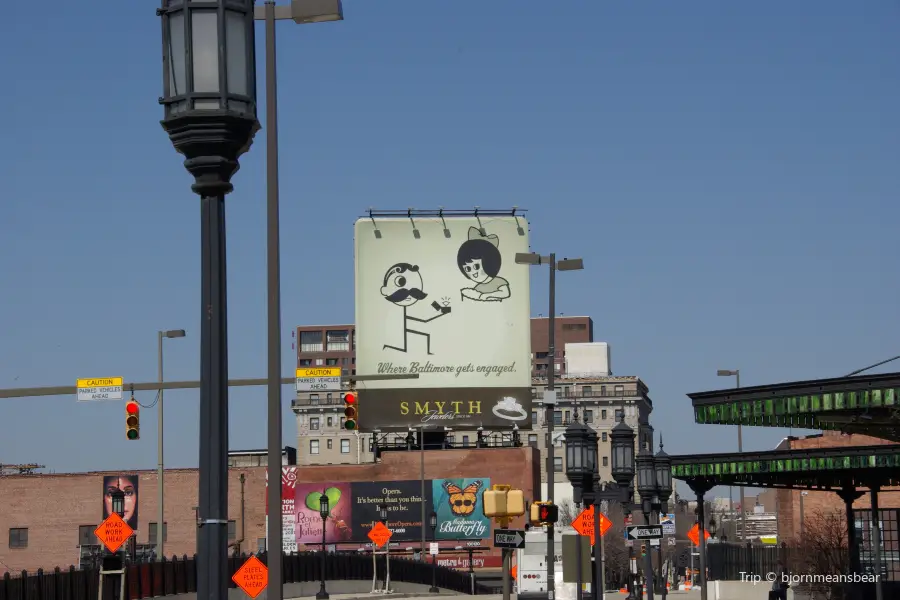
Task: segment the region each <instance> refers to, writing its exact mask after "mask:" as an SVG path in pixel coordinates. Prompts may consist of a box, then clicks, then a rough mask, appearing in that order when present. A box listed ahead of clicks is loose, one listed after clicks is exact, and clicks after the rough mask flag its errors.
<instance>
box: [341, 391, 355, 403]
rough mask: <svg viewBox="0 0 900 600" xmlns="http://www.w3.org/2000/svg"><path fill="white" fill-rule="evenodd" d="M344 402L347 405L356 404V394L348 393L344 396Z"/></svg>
mask: <svg viewBox="0 0 900 600" xmlns="http://www.w3.org/2000/svg"><path fill="white" fill-rule="evenodd" d="M344 402H346V403H347V404H356V394H354V393H353V392H347V393H346V394H344Z"/></svg>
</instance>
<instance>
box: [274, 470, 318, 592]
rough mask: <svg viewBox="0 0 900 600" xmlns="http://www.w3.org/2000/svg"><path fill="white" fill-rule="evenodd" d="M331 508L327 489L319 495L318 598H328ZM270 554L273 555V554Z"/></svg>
mask: <svg viewBox="0 0 900 600" xmlns="http://www.w3.org/2000/svg"><path fill="white" fill-rule="evenodd" d="M280 479H281V477H280V476H279V480H280ZM330 509H331V507H330V506H329V504H328V496H326V495H325V491H324V490H323V491H322V495H321V496H319V516H321V517H322V569H321V571H320V573H319V592H318V593H317V594H316V600H328V590H326V589H325V567H326V564H325V561H326V552H325V526H326V525H327V524H328V513H329V511H330ZM279 554H280V553H279ZM269 556H271V554H270V555H269ZM276 556H277V555H276ZM270 562H271V561H270Z"/></svg>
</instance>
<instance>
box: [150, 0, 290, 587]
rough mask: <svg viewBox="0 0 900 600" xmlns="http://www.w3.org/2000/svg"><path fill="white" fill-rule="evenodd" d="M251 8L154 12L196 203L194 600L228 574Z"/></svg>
mask: <svg viewBox="0 0 900 600" xmlns="http://www.w3.org/2000/svg"><path fill="white" fill-rule="evenodd" d="M253 10H254V9H253V0H209V1H198V0H162V7H161V8H160V9H159V10H158V11H157V15H158V16H160V17H161V21H162V41H163V48H162V51H163V52H162V54H163V56H162V58H163V61H162V62H163V95H162V97H161V98H160V103H161V104H162V105H163V108H164V118H163V120H162V122H161V124H162V126H163V129H165V131H166V133H168V134H169V139H170V140H171V141H172V145H173V146H174V147H175V150H176V151H177V152H178V153H179V154H182V155H183V156H184V158H185V160H184V166H185V168H186V169H187V170H188V172H189V173H190V174H191V175H193V176H194V184H193V185H192V186H191V189H192V190H193V191H194V193H196V194H197V195H199V196H200V207H201V212H200V222H201V225H200V244H201V254H200V256H201V258H200V309H201V326H200V435H199V439H200V464H199V467H200V468H199V471H200V473H199V488H200V498H199V512H200V519H199V522H198V525H199V527H200V532H199V535H198V538H199V541H198V548H197V554H198V565H197V597H198V598H203V599H208V598H225V597H227V595H228V579H229V575H230V572H229V570H228V342H227V310H226V309H227V304H226V296H227V292H226V277H225V273H226V266H225V195H226V194H228V193H229V192H231V191H232V189H233V187H232V185H231V178H232V176H234V174H235V173H236V172H237V170H238V168H239V167H240V165H239V163H238V158H239V157H240V156H241V155H242V154H243V153H244V152H246V151H247V150H248V149H249V148H250V145H251V143H252V141H253V137H254V135H255V134H256V132H257V131H258V130H259V122H258V121H257V119H256V70H255V66H256V57H255V46H256V44H255V37H254V30H253V29H254V26H253ZM161 526H162V525H160V527H161ZM270 550H272V551H274V552H276V553H278V552H280V550H281V549H280V548H274V549H271V548H270ZM278 583H279V584H280V582H278Z"/></svg>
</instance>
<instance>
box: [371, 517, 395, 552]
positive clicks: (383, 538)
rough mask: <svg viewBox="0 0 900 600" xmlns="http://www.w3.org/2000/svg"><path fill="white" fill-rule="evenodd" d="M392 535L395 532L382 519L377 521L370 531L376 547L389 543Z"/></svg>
mask: <svg viewBox="0 0 900 600" xmlns="http://www.w3.org/2000/svg"><path fill="white" fill-rule="evenodd" d="M392 535H394V534H393V533H392V532H391V530H390V529H388V528H387V527H385V526H384V523H382V522H381V521H379V522H377V523H375V526H374V527H372V529H371V530H370V531H369V539H370V540H372V543H373V544H375V547H376V548H381V547H382V546H384V545H385V544H387V543H388V540H390V539H391V536H392Z"/></svg>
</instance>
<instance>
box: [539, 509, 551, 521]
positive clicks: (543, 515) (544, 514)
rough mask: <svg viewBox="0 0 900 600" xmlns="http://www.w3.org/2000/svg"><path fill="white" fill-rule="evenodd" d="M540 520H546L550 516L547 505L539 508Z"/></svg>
mask: <svg viewBox="0 0 900 600" xmlns="http://www.w3.org/2000/svg"><path fill="white" fill-rule="evenodd" d="M540 515H541V521H546V520H547V519H549V518H550V508H549V507H547V506H541V508H540Z"/></svg>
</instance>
